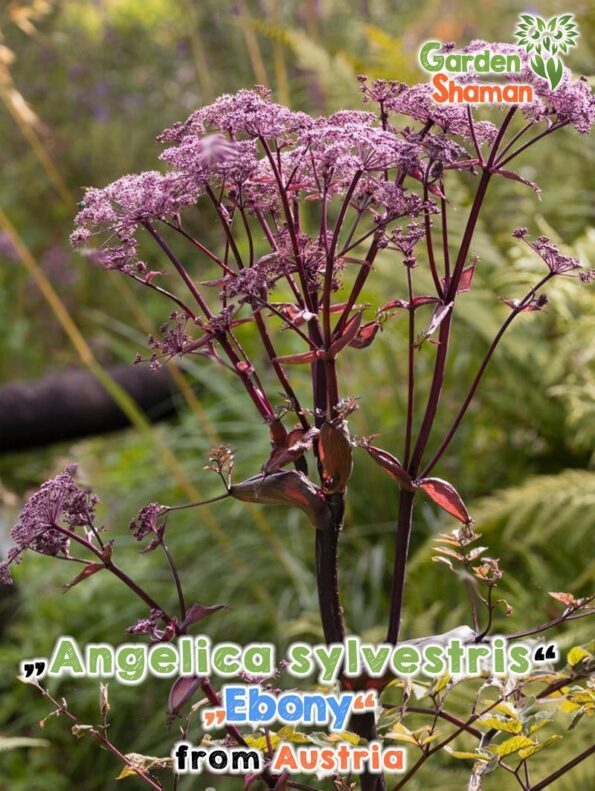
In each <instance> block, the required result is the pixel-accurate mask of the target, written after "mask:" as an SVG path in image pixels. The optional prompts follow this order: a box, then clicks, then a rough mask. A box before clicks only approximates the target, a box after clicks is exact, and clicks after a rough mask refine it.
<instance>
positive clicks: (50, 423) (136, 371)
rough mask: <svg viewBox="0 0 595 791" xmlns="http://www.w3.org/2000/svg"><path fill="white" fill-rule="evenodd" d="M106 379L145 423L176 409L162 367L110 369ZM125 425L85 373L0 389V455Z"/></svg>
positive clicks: (67, 372)
mask: <svg viewBox="0 0 595 791" xmlns="http://www.w3.org/2000/svg"><path fill="white" fill-rule="evenodd" d="M107 370H108V373H109V375H110V376H111V378H112V379H113V380H114V381H115V382H117V384H118V385H119V386H120V387H121V388H122V389H123V390H124V391H125V392H126V393H127V394H128V395H129V396H130V397H131V398H132V399H133V400H134V401H135V402H136V403H137V405H138V406H139V407H140V409H141V410H142V411H143V412H144V413H145V414H146V416H147V417H148V418H149V419H150V420H151V421H157V420H163V419H164V418H166V417H169V416H171V415H172V414H173V413H175V411H176V391H175V387H174V384H173V382H172V378H171V376H170V374H169V373H168V371H167V369H166V368H161V369H160V370H159V371H156V372H153V371H150V370H149V368H148V367H147V366H140V365H139V366H132V365H116V366H113V367H111V368H109V369H107ZM127 425H129V420H128V418H127V416H126V415H125V414H124V413H123V412H122V410H121V409H120V408H119V407H118V405H117V404H116V403H115V402H114V400H113V398H112V397H111V396H110V394H109V393H108V392H107V391H106V390H105V389H104V388H103V387H102V386H101V384H100V383H99V382H98V381H97V379H96V378H95V377H94V376H93V374H91V373H90V372H88V371H81V370H79V369H67V370H65V371H63V372H61V373H50V374H48V375H47V376H44V377H43V378H41V379H35V380H30V381H18V382H9V383H7V384H4V385H1V386H0V452H4V453H7V452H10V451H17V450H26V449H28V448H40V447H44V446H45V445H51V444H53V443H55V442H63V441H65V440H71V439H77V438H79V437H90V436H93V435H96V434H104V433H107V432H109V431H115V430H117V429H121V428H125V427H126V426H127Z"/></svg>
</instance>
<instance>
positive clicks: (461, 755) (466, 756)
mask: <svg viewBox="0 0 595 791" xmlns="http://www.w3.org/2000/svg"><path fill="white" fill-rule="evenodd" d="M444 749H445V750H446V751H447V752H449V753H450V754H451V755H452V757H453V758H458V759H460V760H462V761H485V762H486V763H487V762H488V761H490V760H491V758H492V756H491V755H487V754H486V753H479V752H476V753H467V752H464V751H461V750H451V749H450V748H449V747H445V748H444Z"/></svg>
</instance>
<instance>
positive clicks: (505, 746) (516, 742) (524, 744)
mask: <svg viewBox="0 0 595 791" xmlns="http://www.w3.org/2000/svg"><path fill="white" fill-rule="evenodd" d="M534 744H536V742H534V741H533V740H532V739H529V738H528V737H527V736H513V737H512V739H506V741H504V742H502V743H501V744H496V745H494V746H493V747H491V748H490V750H491V751H492V752H493V753H494V755H498V756H499V757H500V758H504V757H505V756H507V755H512V754H513V753H516V752H518V751H519V750H523V749H525V748H528V747H533V745H534Z"/></svg>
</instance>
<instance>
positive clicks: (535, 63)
mask: <svg viewBox="0 0 595 791" xmlns="http://www.w3.org/2000/svg"><path fill="white" fill-rule="evenodd" d="M531 68H532V69H533V71H534V72H535V74H537V75H538V76H539V77H543V79H544V80H547V74H546V73H545V62H544V60H543V58H542V57H541V55H535V57H534V58H533V60H532V61H531Z"/></svg>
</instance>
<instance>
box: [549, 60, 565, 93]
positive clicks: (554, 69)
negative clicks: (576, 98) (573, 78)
mask: <svg viewBox="0 0 595 791" xmlns="http://www.w3.org/2000/svg"><path fill="white" fill-rule="evenodd" d="M546 72H547V77H548V80H549V83H550V86H551V89H552V90H554V88H556V87H557V85H558V84H559V82H560V80H561V79H562V76H563V74H564V66H563V65H562V61H561V60H560V58H557V57H555V56H552V57H551V58H549V59H548V61H547V63H546Z"/></svg>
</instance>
